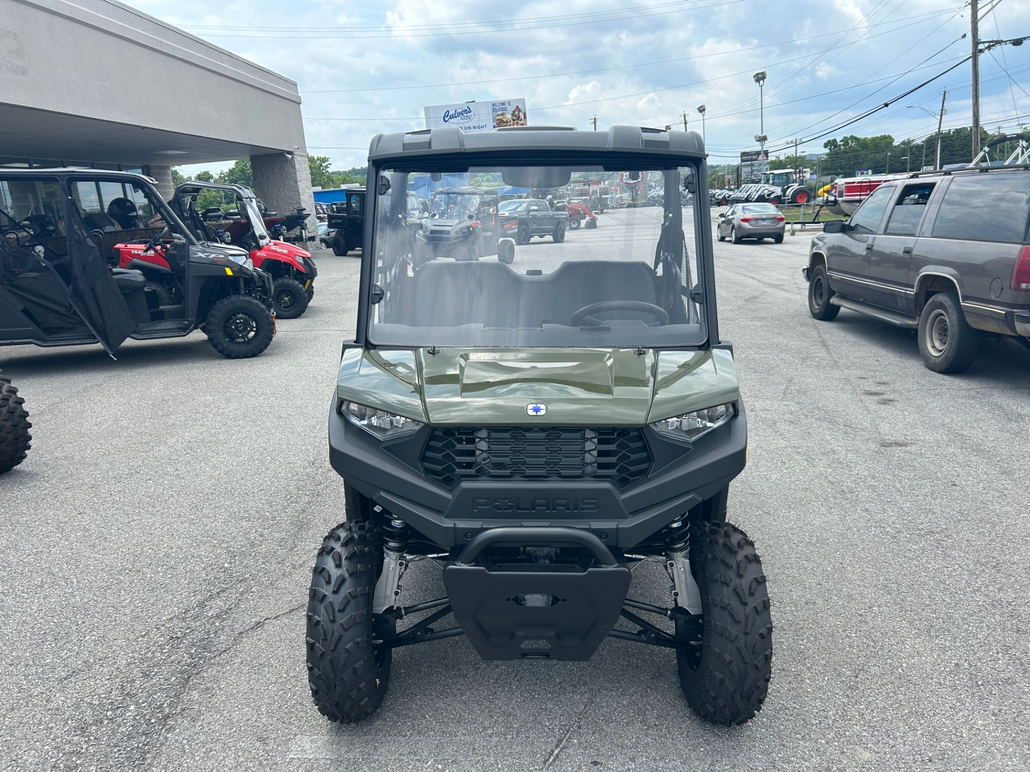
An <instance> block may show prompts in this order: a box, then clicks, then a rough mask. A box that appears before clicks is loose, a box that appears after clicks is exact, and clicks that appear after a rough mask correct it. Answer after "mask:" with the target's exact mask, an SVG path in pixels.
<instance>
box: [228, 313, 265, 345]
mask: <svg viewBox="0 0 1030 772" xmlns="http://www.w3.org/2000/svg"><path fill="white" fill-rule="evenodd" d="M222 329H223V331H224V333H225V338H226V340H228V341H229V342H230V343H232V344H234V345H237V346H246V345H247V344H248V343H250V342H251V341H252V340H254V338H255V336H256V335H257V332H258V322H257V319H255V318H254V317H253V316H251V315H250V314H248V313H247V312H246V311H237V312H236V313H234V314H230V315H229V316H228V318H226V320H225V324H224V325H222Z"/></svg>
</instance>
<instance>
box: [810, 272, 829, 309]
mask: <svg viewBox="0 0 1030 772" xmlns="http://www.w3.org/2000/svg"><path fill="white" fill-rule="evenodd" d="M825 301H826V286H825V285H824V284H823V277H822V276H816V277H815V278H814V279H812V302H813V305H814V306H815V307H816V308H822V307H823V303H824V302H825Z"/></svg>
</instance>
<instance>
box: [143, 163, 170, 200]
mask: <svg viewBox="0 0 1030 772" xmlns="http://www.w3.org/2000/svg"><path fill="white" fill-rule="evenodd" d="M146 173H147V174H148V175H149V176H151V177H153V178H154V179H155V180H157V192H158V193H160V194H161V198H163V199H164V200H165V201H171V199H172V194H173V193H175V185H173V184H172V167H171V166H154V165H153V164H151V165H150V166H148V167H147V168H146Z"/></svg>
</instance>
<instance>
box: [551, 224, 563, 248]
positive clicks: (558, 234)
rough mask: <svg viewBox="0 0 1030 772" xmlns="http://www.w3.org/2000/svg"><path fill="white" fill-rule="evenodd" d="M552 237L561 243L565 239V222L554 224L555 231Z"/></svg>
mask: <svg viewBox="0 0 1030 772" xmlns="http://www.w3.org/2000/svg"><path fill="white" fill-rule="evenodd" d="M551 239H552V240H553V241H554V243H555V244H561V243H562V242H563V241H565V224H564V223H558V224H557V225H555V226H554V232H553V233H552V234H551Z"/></svg>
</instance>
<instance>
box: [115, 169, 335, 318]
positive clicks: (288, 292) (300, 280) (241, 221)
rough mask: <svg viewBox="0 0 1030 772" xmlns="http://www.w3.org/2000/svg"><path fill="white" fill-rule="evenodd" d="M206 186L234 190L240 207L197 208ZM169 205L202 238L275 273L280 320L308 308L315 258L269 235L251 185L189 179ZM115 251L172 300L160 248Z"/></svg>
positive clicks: (171, 286) (169, 276) (123, 247)
mask: <svg viewBox="0 0 1030 772" xmlns="http://www.w3.org/2000/svg"><path fill="white" fill-rule="evenodd" d="M202 190H218V191H226V192H229V193H231V194H232V195H233V197H234V198H235V205H236V209H232V208H229V209H228V210H226V209H224V208H222V207H209V208H207V209H205V210H204V211H203V212H200V211H198V210H197V208H196V204H197V198H198V196H199V194H200V192H201V191H202ZM169 204H170V205H171V207H172V209H173V210H174V211H175V213H176V214H177V215H179V217H181V218H182V220H183V222H185V223H186V225H187V227H189V228H190V230H192V231H193V233H194V234H195V235H196V236H197V238H198V239H200V240H201V241H207V242H212V241H214V242H222V243H226V244H233V245H234V246H238V247H242V248H243V249H245V250H247V251H248V252H249V253H250V259H251V260H252V261H253V262H254V267H255V268H260V269H261V270H262V271H265V272H266V273H268V274H269V275H270V276H271V277H272V281H273V289H272V304H273V305H274V306H275V313H276V316H277V317H278V318H280V319H296V318H297V317H298V316H300V315H301V314H303V313H304V311H305V310H307V307H308V303H310V302H311V299H312V298H313V297H314V296H315V286H314V282H315V276H317V274H318V269H317V267H316V266H315V261H314V259H313V258H312V257H311V253H310V252H308V251H307V250H304V249H301V248H300V247H298V246H295V245H294V244H287V243H286V242H283V241H274V240H273V239H272V237H271V236H269V234H268V230H267V228H266V227H265V220H264V218H263V217H262V216H261V212H260V210H259V209H258V205H257V199H256V198H255V196H254V193H253V191H252V190H250V188H247V187H244V186H242V185H226V184H222V183H217V182H199V181H197V180H189V181H187V182H184V183H183V184H181V185H180V186H179V187H177V188H176V189H175V194H174V195H173V196H172V200H171V201H170V202H169ZM114 249H115V255H116V257H117V258H118V267H119V268H136V269H138V270H140V271H143V273H144V275H145V276H146V277H147V279H148V281H150V282H152V283H153V284H154V285H155V289H158V291H159V292H160V293H162V296H163V297H167V298H168V299H169V300H174V296H175V292H176V288H175V286H174V284H173V283H172V281H171V279H172V274H171V271H170V269H169V267H168V262H167V261H166V260H165V259H164V254H163V252H162V250H161V249H160V247H159V248H157V249H153V250H150V251H147V250H145V249H144V245H141V244H117V245H115V248H114Z"/></svg>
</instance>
